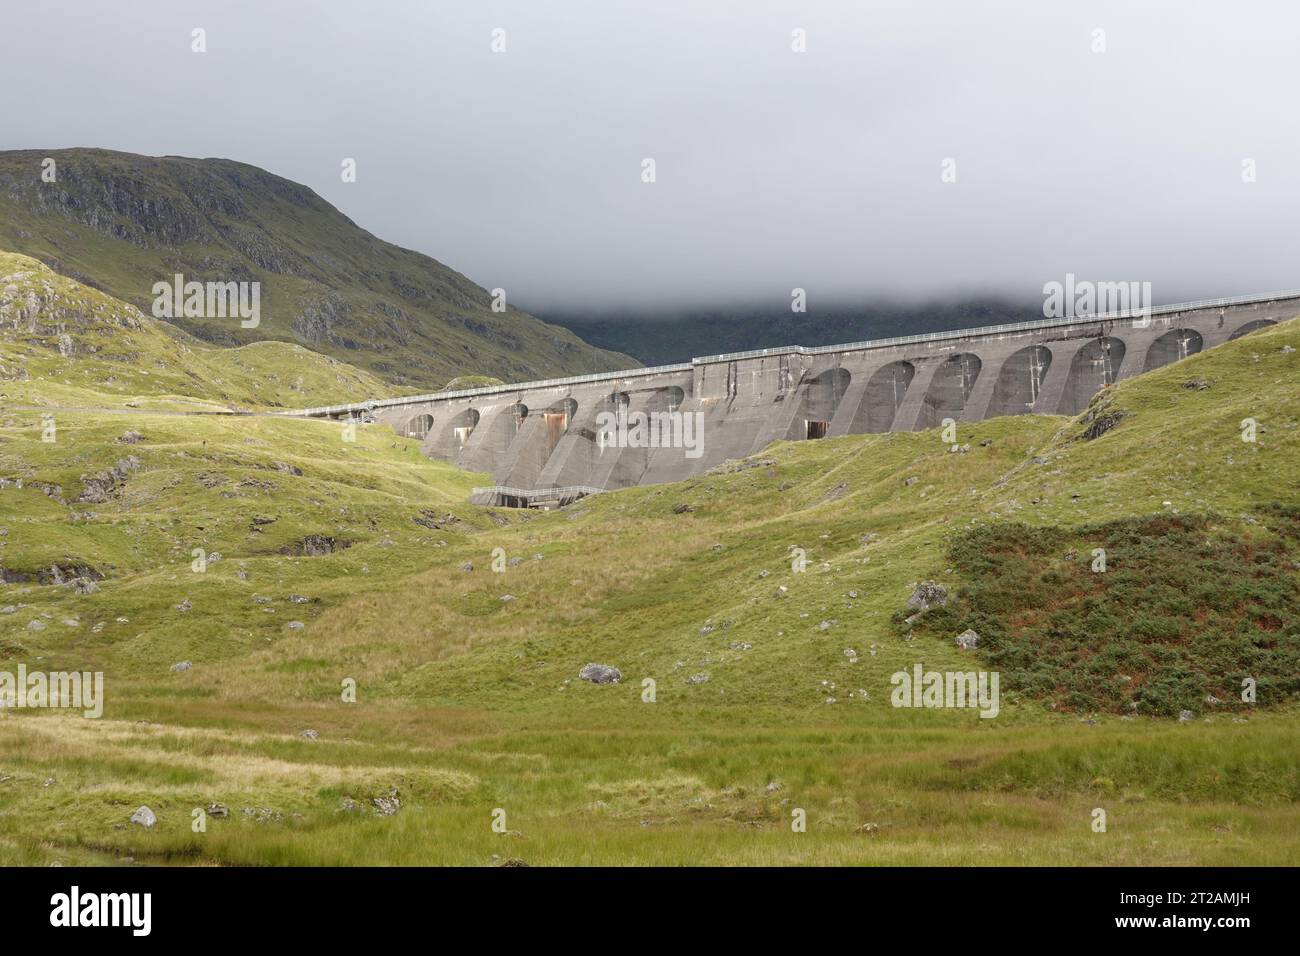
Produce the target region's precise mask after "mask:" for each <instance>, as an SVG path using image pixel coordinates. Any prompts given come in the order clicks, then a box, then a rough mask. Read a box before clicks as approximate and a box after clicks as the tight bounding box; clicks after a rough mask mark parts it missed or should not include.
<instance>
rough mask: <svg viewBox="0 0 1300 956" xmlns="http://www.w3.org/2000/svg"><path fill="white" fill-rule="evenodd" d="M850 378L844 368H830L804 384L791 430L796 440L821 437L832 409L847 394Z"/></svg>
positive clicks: (828, 423) (833, 410)
mask: <svg viewBox="0 0 1300 956" xmlns="http://www.w3.org/2000/svg"><path fill="white" fill-rule="evenodd" d="M852 381H853V375H852V373H851V372H849V370H848V369H846V368H831V369H827V370H826V371H824V372H821V373H820V374H818V375H817V376H815V377H814V378H812V379H809V380H808V381H807V382H805V383H804V386H803V388H802V389H800V391H801V392H802V397H803V402H802V404H801V406H800V410H799V414H798V416H797V421H796V422H795V427H796V429H797V430H798V432H799V434H798V435H796V436H795V437H798V438H825V437H826V433H827V432H828V431H829V430H830V427H831V420H832V419H833V418H834V417H835V410H836V409H837V408H839V407H840V400H841V399H842V398H844V393H845V392H847V391H848V389H849V384H850V383H851V382H852Z"/></svg>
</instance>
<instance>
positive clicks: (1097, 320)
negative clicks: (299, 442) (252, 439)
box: [292, 292, 1300, 504]
mask: <svg viewBox="0 0 1300 956" xmlns="http://www.w3.org/2000/svg"><path fill="white" fill-rule="evenodd" d="M1296 315H1300V292H1287V293H1275V294H1273V295H1268V296H1254V297H1241V298H1237V299H1219V300H1214V301H1210V302H1192V303H1183V304H1180V305H1174V306H1165V307H1161V308H1157V309H1151V310H1150V311H1149V312H1145V313H1143V312H1133V313H1116V314H1112V315H1100V316H1088V317H1074V318H1067V319H1048V320H1043V321H1036V322H1021V323H1016V324H1012V325H1000V326H992V327H988V328H979V329H968V330H959V331H952V332H935V333H929V334H925V335H910V336H903V337H900V338H893V339H882V340H878V341H873V342H859V343H855V344H851V345H832V346H823V347H819V348H803V347H801V346H789V347H785V348H773V349H761V350H757V351H752V352H739V353H734V354H729V355H713V356H708V357H706V358H697V359H692V360H691V361H690V362H688V363H683V364H680V365H666V366H659V367H656V368H639V369H629V370H627V371H623V372H606V373H599V374H594V375H579V376H574V377H571V378H562V379H552V380H549V381H542V382H525V383H523V384H519V385H501V386H495V387H490V388H473V389H465V390H462V391H455V392H439V393H436V394H432V395H413V396H406V397H403V398H390V399H379V400H374V401H368V402H358V403H353V404H347V405H333V406H328V407H325V408H311V409H304V410H302V411H299V412H294V413H292V414H295V415H307V416H314V417H330V418H338V419H344V418H364V419H366V420H373V421H378V422H383V423H386V424H388V425H391V426H392V427H393V428H394V430H396V432H397V433H398V434H399V435H404V436H407V437H410V438H418V439H419V440H420V441H421V448H422V451H423V452H424V454H426V455H428V456H430V457H432V458H438V459H442V460H444V461H449V462H454V463H455V464H457V465H459V466H460V467H462V468H465V469H467V470H470V471H483V472H490V473H491V474H492V477H493V479H494V480H495V481H496V482H497V483H498V485H500V486H505V487H506V488H507V489H508V490H509V491H510V494H509V495H508V496H503V495H501V494H494V493H493V492H492V491H490V490H486V489H485V490H484V492H483V493H482V494H480V495H478V496H477V498H478V499H479V500H482V501H484V503H497V504H506V503H508V504H520V503H525V504H526V503H529V501H530V499H532V498H537V497H545V496H539V495H537V494H535V493H534V492H535V491H536V490H539V489H565V490H568V489H572V488H581V489H585V490H588V491H589V490H594V489H600V490H605V489H610V488H623V487H627V486H629V485H638V484H652V483H655V482H665V481H678V480H680V479H683V478H688V477H690V476H692V475H696V474H699V473H700V472H703V471H705V470H707V469H709V468H711V467H713V466H714V465H717V464H719V463H720V462H723V461H726V460H727V459H732V458H743V457H745V456H747V455H752V454H754V453H756V452H758V451H760V450H761V449H763V448H764V447H765V446H767V445H768V444H769V443H771V442H773V441H777V440H779V439H793V440H800V439H809V438H821V437H827V436H838V435H854V434H860V433H864V432H887V431H912V430H917V429H924V428H932V427H935V426H937V425H939V424H941V423H942V422H943V420H944V419H945V418H952V419H954V420H956V421H977V420H979V419H983V418H991V417H994V416H997V415H1020V414H1025V413H1028V412H1037V413H1042V414H1056V415H1075V414H1078V413H1079V412H1081V411H1082V410H1083V409H1084V408H1086V407H1087V405H1088V402H1089V401H1090V400H1091V398H1092V396H1093V395H1094V394H1096V392H1097V391H1098V390H1099V389H1101V388H1105V387H1107V386H1109V385H1112V384H1114V383H1115V382H1117V381H1122V380H1123V379H1126V378H1129V377H1131V376H1133V375H1137V374H1139V373H1141V372H1145V371H1150V370H1152V369H1156V368H1159V367H1161V366H1162V365H1168V364H1169V363H1170V362H1175V361H1178V360H1179V359H1181V358H1185V357H1186V356H1188V355H1191V354H1194V353H1196V352H1200V351H1202V350H1204V349H1208V348H1213V347H1214V346H1216V345H1219V344H1221V343H1223V342H1226V341H1228V340H1229V339H1235V338H1239V337H1240V336H1242V335H1246V334H1248V333H1250V332H1252V331H1255V330H1256V329H1259V328H1263V327H1264V326H1267V325H1273V324H1275V323H1277V322H1279V321H1282V320H1284V319H1289V318H1291V317H1293V316H1296ZM638 413H641V414H640V415H638ZM654 413H658V414H657V416H655V417H654V418H653V419H652V420H654V421H655V422H657V423H658V424H659V425H660V426H661V428H662V432H661V433H660V434H658V435H656V436H655V438H656V439H657V440H654V439H647V437H646V434H645V432H644V431H643V432H641V433H639V434H637V435H636V436H635V437H634V438H633V440H632V441H629V442H626V443H622V442H620V443H613V442H611V441H609V440H608V435H607V434H605V431H606V427H605V426H606V425H607V423H609V422H611V421H617V422H620V423H625V422H632V423H636V422H638V421H639V420H642V418H643V417H644V418H650V416H651V415H653V414H654ZM687 416H690V419H689V420H687V418H686V417H687ZM692 424H694V425H696V426H698V428H699V432H698V435H697V436H696V438H697V439H698V447H695V448H690V447H685V446H684V445H683V440H682V439H683V434H682V429H683V425H686V426H690V425H692ZM686 437H687V439H689V438H690V437H691V436H690V435H689V434H688V435H687V436H686ZM530 490H532V491H530ZM507 499H508V500H507Z"/></svg>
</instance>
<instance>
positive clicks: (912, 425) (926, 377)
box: [889, 355, 983, 432]
mask: <svg viewBox="0 0 1300 956" xmlns="http://www.w3.org/2000/svg"><path fill="white" fill-rule="evenodd" d="M947 358H948V356H946V355H940V356H932V357H930V358H924V359H908V360H907V361H909V362H911V363H912V366H913V367H914V368H915V369H916V374H915V375H914V376H912V382H911V384H910V385H908V387H907V393H906V394H905V395H904V396H903V404H901V405H899V406H898V411H897V412H896V413H895V415H894V424H893V425H892V426H891V427H890V429H889V430H890V431H891V432H911V431H916V423H917V420H918V419H919V418H920V417H921V405H922V403H924V402H925V396H926V394H927V393H928V392H929V391H930V385H931V383H932V382H933V381H934V373H935V372H937V371H939V366H941V365H942V364H943V363H944V362H945V361H946V360H947ZM981 377H983V376H981Z"/></svg>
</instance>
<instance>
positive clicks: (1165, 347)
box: [1142, 329, 1205, 372]
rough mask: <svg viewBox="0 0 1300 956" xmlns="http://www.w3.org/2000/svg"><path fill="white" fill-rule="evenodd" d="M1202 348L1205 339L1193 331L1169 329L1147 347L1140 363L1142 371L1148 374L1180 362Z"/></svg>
mask: <svg viewBox="0 0 1300 956" xmlns="http://www.w3.org/2000/svg"><path fill="white" fill-rule="evenodd" d="M1204 347H1205V339H1203V338H1202V337H1201V333H1200V332H1197V331H1196V330H1195V329H1170V330H1169V331H1168V332H1166V333H1165V334H1164V335H1162V336H1160V338H1158V339H1156V340H1155V341H1154V342H1152V343H1151V344H1150V345H1149V346H1148V347H1147V357H1146V361H1145V362H1143V363H1142V371H1144V372H1150V371H1152V370H1153V369H1157V368H1160V367H1161V366H1164V365H1169V364H1170V363H1172V362H1177V361H1180V360H1182V359H1185V358H1187V356H1189V355H1195V354H1196V353H1197V352H1199V351H1200V350H1201V349H1202V348H1204Z"/></svg>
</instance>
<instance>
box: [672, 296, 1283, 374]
mask: <svg viewBox="0 0 1300 956" xmlns="http://www.w3.org/2000/svg"><path fill="white" fill-rule="evenodd" d="M1284 299H1300V289H1292V290H1289V291H1286V292H1273V293H1269V294H1267V295H1262V296H1260V295H1239V296H1228V297H1227V298H1222V299H1204V300H1201V301H1196V302H1176V303H1174V304H1172V305H1161V306H1154V307H1152V308H1150V309H1125V310H1124V311H1122V312H1094V313H1087V314H1084V315H1072V316H1063V317H1061V318H1051V319H1029V320H1027V321H1024V322H1007V323H1004V324H1002V325H983V326H978V327H976V328H973V329H948V330H946V331H943V332H918V333H916V334H914V335H896V336H894V337H892V338H885V339H868V340H866V341H864V342H850V343H847V344H844V345H813V346H803V345H787V346H778V347H775V348H770V349H750V350H749V351H747V352H723V353H722V354H720V355H709V356H705V357H703V358H695V359H691V362H692V363H694V364H695V365H708V364H712V363H715V362H736V361H739V360H741V359H748V358H761V357H763V356H765V355H789V354H797V355H825V354H826V353H828V352H857V351H862V350H864V349H880V348H893V347H895V346H899V345H917V344H920V343H923V342H940V341H946V340H950V339H965V338H975V337H979V336H984V335H1005V334H1006V333H1008V332H1033V331H1037V330H1038V329H1051V328H1060V327H1062V326H1069V325H1083V324H1087V323H1089V322H1113V321H1117V320H1123V319H1136V318H1146V317H1148V316H1156V315H1169V314H1172V313H1176V312H1193V311H1199V310H1201V309H1220V308H1225V307H1227V306H1233V305H1252V304H1255V303H1261V302H1279V301H1282V300H1284Z"/></svg>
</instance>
